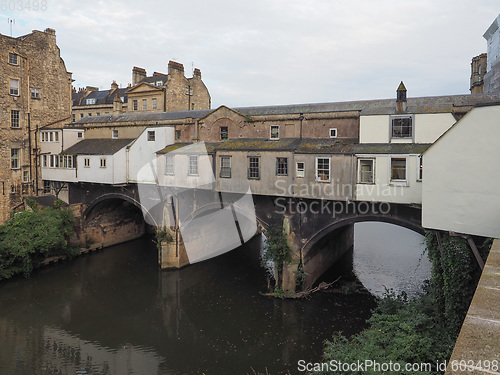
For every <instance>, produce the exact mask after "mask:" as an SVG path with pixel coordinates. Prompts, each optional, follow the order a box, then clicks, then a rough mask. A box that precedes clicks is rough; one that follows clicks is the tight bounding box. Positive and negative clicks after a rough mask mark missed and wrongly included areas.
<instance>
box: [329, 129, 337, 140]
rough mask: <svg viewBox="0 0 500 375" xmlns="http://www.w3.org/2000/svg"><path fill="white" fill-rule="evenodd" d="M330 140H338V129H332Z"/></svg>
mask: <svg viewBox="0 0 500 375" xmlns="http://www.w3.org/2000/svg"><path fill="white" fill-rule="evenodd" d="M329 134H330V138H337V134H338V133H337V128H330V130H329Z"/></svg>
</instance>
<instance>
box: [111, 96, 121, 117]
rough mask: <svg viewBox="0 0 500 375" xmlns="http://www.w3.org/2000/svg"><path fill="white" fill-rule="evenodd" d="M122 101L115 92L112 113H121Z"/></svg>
mask: <svg viewBox="0 0 500 375" xmlns="http://www.w3.org/2000/svg"><path fill="white" fill-rule="evenodd" d="M122 112H123V110H122V101H121V99H120V97H119V96H118V93H116V94H115V98H114V99H113V115H114V116H115V115H117V114H119V113H122Z"/></svg>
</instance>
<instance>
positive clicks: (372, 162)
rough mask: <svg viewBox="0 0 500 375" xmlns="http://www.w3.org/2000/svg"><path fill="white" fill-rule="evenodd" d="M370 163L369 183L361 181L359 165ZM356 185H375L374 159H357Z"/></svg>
mask: <svg viewBox="0 0 500 375" xmlns="http://www.w3.org/2000/svg"><path fill="white" fill-rule="evenodd" d="M367 161H368V162H371V165H372V168H371V179H370V181H363V176H362V172H363V171H362V170H361V164H362V163H363V162H367ZM358 184H364V185H373V184H375V158H365V157H362V158H359V159H358Z"/></svg>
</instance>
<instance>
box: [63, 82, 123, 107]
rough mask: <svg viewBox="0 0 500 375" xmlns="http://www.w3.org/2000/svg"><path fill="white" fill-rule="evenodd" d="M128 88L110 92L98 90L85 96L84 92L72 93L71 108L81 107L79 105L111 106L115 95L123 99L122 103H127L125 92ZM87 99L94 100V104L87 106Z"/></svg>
mask: <svg viewBox="0 0 500 375" xmlns="http://www.w3.org/2000/svg"><path fill="white" fill-rule="evenodd" d="M128 89H129V88H128V87H125V88H118V89H116V90H114V91H112V90H99V91H91V92H90V93H89V94H88V95H87V96H84V95H85V94H86V91H85V90H84V91H80V92H74V93H72V95H71V99H72V102H73V104H72V105H73V106H81V105H99V104H113V100H114V98H115V95H116V94H118V96H119V97H120V98H123V100H122V101H123V103H127V94H126V91H127V90H128ZM87 99H95V100H96V102H95V103H94V104H87Z"/></svg>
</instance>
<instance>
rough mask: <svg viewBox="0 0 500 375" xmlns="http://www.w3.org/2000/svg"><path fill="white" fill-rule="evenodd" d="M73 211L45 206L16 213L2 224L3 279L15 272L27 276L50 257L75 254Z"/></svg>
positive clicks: (0, 261)
mask: <svg viewBox="0 0 500 375" xmlns="http://www.w3.org/2000/svg"><path fill="white" fill-rule="evenodd" d="M73 222H74V218H73V214H72V213H71V211H69V210H61V209H53V208H45V209H42V210H35V211H33V212H32V211H22V212H19V213H16V214H15V215H14V217H13V218H12V219H11V220H7V221H6V222H5V224H4V225H2V226H0V280H2V279H8V278H10V277H12V276H14V275H16V274H24V275H25V276H28V275H29V274H30V273H31V271H32V270H33V269H34V268H36V267H38V266H39V265H40V264H41V262H42V261H43V260H44V259H46V258H48V257H51V256H57V255H69V256H72V255H74V254H75V253H76V250H75V249H74V248H72V247H70V246H69V243H68V240H69V238H70V237H71V235H72V234H73Z"/></svg>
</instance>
